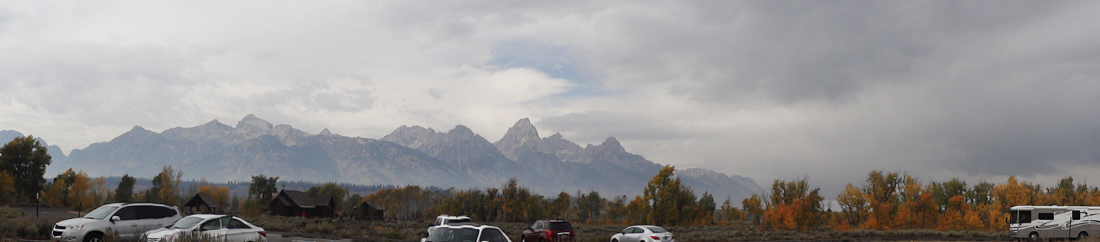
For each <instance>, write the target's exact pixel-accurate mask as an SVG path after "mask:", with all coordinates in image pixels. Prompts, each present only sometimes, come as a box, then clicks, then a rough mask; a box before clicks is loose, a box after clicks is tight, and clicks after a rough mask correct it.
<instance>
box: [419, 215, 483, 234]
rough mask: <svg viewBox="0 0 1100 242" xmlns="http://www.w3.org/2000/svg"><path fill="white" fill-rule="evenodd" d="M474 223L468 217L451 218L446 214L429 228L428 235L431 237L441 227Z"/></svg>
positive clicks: (436, 219) (440, 216) (437, 218)
mask: <svg viewBox="0 0 1100 242" xmlns="http://www.w3.org/2000/svg"><path fill="white" fill-rule="evenodd" d="M473 222H474V221H473V220H470V217H467V216H466V215H459V216H451V215H446V214H444V215H439V217H435V222H434V223H432V225H431V226H429V227H428V235H429V236H431V235H432V232H434V231H435V229H436V228H438V227H439V226H441V225H454V224H467V223H473Z"/></svg>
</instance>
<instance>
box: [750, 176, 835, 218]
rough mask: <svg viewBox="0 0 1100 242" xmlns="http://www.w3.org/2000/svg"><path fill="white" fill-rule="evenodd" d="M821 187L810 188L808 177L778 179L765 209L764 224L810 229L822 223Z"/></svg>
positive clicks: (773, 184)
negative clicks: (791, 179)
mask: <svg viewBox="0 0 1100 242" xmlns="http://www.w3.org/2000/svg"><path fill="white" fill-rule="evenodd" d="M819 193H820V189H818V188H815V189H812V190H811V189H810V188H809V181H808V179H807V178H802V179H799V180H795V181H782V180H776V181H775V182H773V183H772V194H771V196H770V199H769V200H770V202H769V203H768V204H767V205H768V208H767V210H766V211H764V225H765V226H767V227H771V228H775V229H799V230H809V229H813V228H816V227H817V226H818V225H821V224H822V223H823V222H824V220H823V217H822V215H823V210H822V206H821V202H822V201H824V198H823V197H821V196H820V194H819Z"/></svg>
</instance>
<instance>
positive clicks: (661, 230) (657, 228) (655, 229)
mask: <svg viewBox="0 0 1100 242" xmlns="http://www.w3.org/2000/svg"><path fill="white" fill-rule="evenodd" d="M646 228H647V229H649V231H653V232H654V233H665V232H668V230H665V229H664V228H661V227H657V226H649V227H646Z"/></svg>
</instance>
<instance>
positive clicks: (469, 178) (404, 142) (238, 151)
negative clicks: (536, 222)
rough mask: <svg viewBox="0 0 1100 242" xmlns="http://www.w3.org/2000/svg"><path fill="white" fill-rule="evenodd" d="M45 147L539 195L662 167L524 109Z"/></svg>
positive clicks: (179, 131) (732, 193)
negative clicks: (334, 129) (584, 140)
mask: <svg viewBox="0 0 1100 242" xmlns="http://www.w3.org/2000/svg"><path fill="white" fill-rule="evenodd" d="M9 136H10V137H9ZM18 136H22V134H20V133H18V132H15V131H8V130H5V131H0V140H11V139H12V138H14V137H18ZM37 138H41V137H37ZM40 141H42V142H43V144H45V141H44V140H41V139H40ZM48 149H49V150H48V151H49V153H50V155H51V156H53V163H52V164H51V165H50V166H49V167H47V172H46V174H47V176H50V177H52V176H53V175H56V174H58V173H60V172H62V171H64V170H66V169H69V168H72V169H73V170H82V171H85V172H87V173H88V174H90V175H93V176H121V175H124V174H129V175H131V176H137V177H152V176H154V175H156V174H157V173H159V172H160V171H161V168H162V167H163V166H164V165H172V166H173V167H175V168H177V169H179V170H182V171H183V172H184V176H185V177H192V178H205V179H207V180H210V181H248V180H250V177H251V176H254V175H260V174H263V175H266V176H279V177H280V180H284V181H286V180H295V181H296V180H300V181H318V182H340V183H352V184H393V185H421V186H437V187H455V188H459V189H464V188H474V187H499V186H501V185H502V184H504V183H505V182H506V181H507V180H508V179H511V178H515V179H516V180H517V181H518V182H519V183H520V184H521V185H523V186H526V187H529V188H531V189H532V190H533V191H535V192H538V193H540V194H544V195H547V196H553V195H555V194H557V193H559V192H562V191H565V192H570V193H572V192H574V191H592V190H596V191H599V192H600V193H601V194H602V195H604V196H618V195H628V196H633V195H637V194H641V193H642V190H643V189H644V187H645V185H646V183H647V182H648V181H649V180H650V179H652V177H653V176H654V175H655V174H656V173H657V171H658V170H660V169H661V167H663V166H662V165H660V164H657V163H654V162H652V161H649V160H646V159H645V158H644V157H642V156H639V155H636V154H631V153H629V152H627V151H626V149H625V148H623V146H622V145H621V144H619V141H618V140H616V139H615V138H614V137H610V138H607V140H605V141H604V142H603V143H600V144H597V145H593V144H588V145H586V146H584V147H581V146H580V145H578V144H576V143H573V142H571V141H569V140H566V139H564V138H563V137H562V135H561V134H553V135H550V136H547V137H540V136H539V134H538V131H537V130H536V128H535V126H534V125H532V124H531V122H530V120H529V119H526V118H524V119H520V120H519V121H517V122H516V123H515V125H513V126H512V127H511V128H509V129H508V132H507V133H506V134H505V135H504V137H503V138H501V139H500V140H498V141H496V142H489V141H488V140H486V139H485V138H483V137H482V136H481V135H478V134H476V133H474V132H473V131H472V130H470V129H469V128H467V127H466V126H463V125H458V126H455V128H453V129H451V130H449V131H447V132H437V131H435V130H433V129H431V128H424V127H420V126H401V127H399V128H397V129H396V130H394V131H393V132H392V133H390V134H389V135H386V136H385V137H382V138H381V139H370V138H361V137H347V136H342V135H338V134H333V133H331V132H329V130H328V129H325V130H323V131H321V133H319V134H309V133H306V132H304V131H301V130H298V129H295V128H293V127H291V126H290V125H286V124H280V125H272V124H271V123H269V122H267V121H265V120H263V119H260V118H257V117H256V116H254V115H251V114H250V115H248V116H246V117H244V119H242V120H241V121H239V122H237V125H236V126H235V127H231V126H229V125H225V124H222V123H220V122H218V121H217V120H214V121H210V122H208V123H206V124H202V125H199V126H195V127H190V128H182V127H176V128H171V129H168V130H165V131H163V132H160V133H157V132H153V131H149V130H146V129H144V128H142V127H140V126H135V127H134V128H133V129H131V130H130V131H128V132H126V133H123V134H122V135H120V136H118V137H116V138H114V139H112V140H111V141H109V142H100V143H94V144H91V145H89V146H88V147H86V148H84V149H74V150H72V152H70V153H69V155H68V156H66V155H64V154H63V153H62V152H60V147H57V146H48ZM675 174H676V176H677V177H679V178H680V179H681V180H682V181H683V182H684V184H686V185H688V186H690V187H691V188H692V189H693V190H695V192H696V194H697V195H701V194H702V193H703V192H704V191H706V192H709V193H710V194H713V195H714V196H715V197H716V198H717V199H718V200H721V199H723V198H726V197H729V198H731V199H734V200H732V201H740V199H744V198H747V197H749V196H751V195H752V194H753V193H759V192H761V191H762V189H761V188H760V186H759V185H758V184H757V183H756V182H754V181H753V180H752V179H749V178H746V177H741V176H736V175H734V176H729V175H726V174H722V173H718V172H714V171H711V170H706V169H700V168H690V169H677V171H676V172H675Z"/></svg>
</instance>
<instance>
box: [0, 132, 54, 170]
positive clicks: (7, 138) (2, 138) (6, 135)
mask: <svg viewBox="0 0 1100 242" xmlns="http://www.w3.org/2000/svg"><path fill="white" fill-rule="evenodd" d="M23 136H25V135H23V133H20V132H19V131H15V130H0V146H4V145H5V144H7V143H8V142H11V141H12V140H14V139H15V138H16V137H23ZM34 139H35V140H38V142H40V143H42V146H45V147H46V154H49V155H50V157H52V159H51V160H52V162H51V163H57V162H61V163H64V162H65V160H67V158H68V157H66V156H65V153H64V152H62V151H61V147H58V146H56V145H50V144H49V143H46V140H43V139H42V137H34ZM49 168H50V167H46V174H56V173H60V172H61V171H58V172H56V173H50V172H51V171H52V170H50V169H49Z"/></svg>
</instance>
